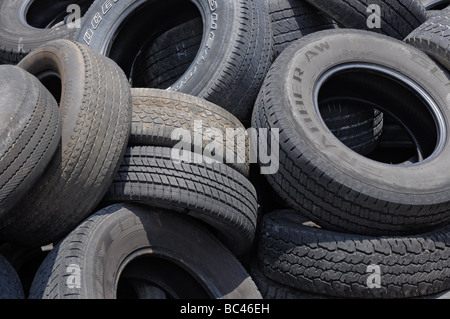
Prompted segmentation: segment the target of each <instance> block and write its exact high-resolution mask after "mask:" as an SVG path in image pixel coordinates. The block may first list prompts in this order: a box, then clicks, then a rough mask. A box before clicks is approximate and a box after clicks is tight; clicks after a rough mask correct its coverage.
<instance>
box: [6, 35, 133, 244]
mask: <svg viewBox="0 0 450 319" xmlns="http://www.w3.org/2000/svg"><path fill="white" fill-rule="evenodd" d="M19 67H21V68H23V69H24V70H26V71H28V72H30V73H31V74H34V75H36V76H38V78H39V77H40V78H41V82H45V83H52V85H50V87H51V92H52V93H53V94H54V95H56V96H61V100H60V101H59V104H60V113H61V118H62V141H61V144H60V146H59V148H58V149H57V151H56V154H55V156H54V157H53V158H52V160H51V162H50V164H49V166H48V167H47V169H46V170H45V172H44V174H43V175H42V178H41V179H40V180H39V182H38V183H37V184H36V185H34V187H33V189H31V191H30V192H29V193H28V194H27V200H26V201H22V202H21V203H20V204H19V205H17V206H16V207H15V209H14V212H13V214H11V215H12V216H11V218H9V219H8V220H7V221H5V222H4V223H3V225H2V227H1V229H0V232H1V234H2V236H4V237H5V238H8V240H9V241H11V242H14V243H17V244H23V245H36V246H43V245H46V244H49V243H52V242H54V241H57V240H58V239H61V238H62V237H63V236H64V235H65V234H67V233H68V232H70V230H71V229H73V227H75V226H76V225H77V224H78V223H79V222H80V221H82V220H83V219H84V218H85V217H86V216H88V215H89V214H91V213H92V211H91V210H92V209H94V208H95V207H96V205H97V204H98V203H99V202H100V200H101V199H102V197H103V195H104V194H105V193H106V192H107V190H108V188H109V186H110V183H111V182H112V179H113V176H114V174H115V172H116V171H117V169H118V167H119V165H120V162H121V159H122V156H123V154H124V152H125V149H126V146H127V142H128V139H129V133H130V127H131V92H130V91H131V89H130V86H129V84H128V81H127V79H126V77H125V75H124V74H123V72H122V71H121V70H120V69H119V67H118V66H117V64H115V63H114V62H113V61H112V60H110V59H107V58H106V57H104V56H102V55H100V54H98V53H96V52H94V51H92V50H90V49H89V48H86V47H84V46H82V45H80V44H79V43H76V42H73V41H69V40H56V41H53V42H50V43H47V44H46V45H44V46H41V47H40V48H39V49H36V50H34V51H33V52H32V53H31V54H29V55H28V56H27V57H26V58H24V59H23V60H22V61H21V62H20V63H19ZM59 78H60V79H61V80H59ZM58 85H59V86H58ZM58 88H59V90H58ZM98 141H101V143H98ZM74 203H77V204H76V205H74Z"/></svg>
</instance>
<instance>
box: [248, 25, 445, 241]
mask: <svg viewBox="0 0 450 319" xmlns="http://www.w3.org/2000/svg"><path fill="white" fill-rule="evenodd" d="M386 46H389V48H390V50H389V51H386V50H385V48H386ZM410 79H414V81H411V80H410ZM449 85H450V75H449V73H448V72H447V71H446V70H445V69H443V68H442V67H441V66H440V65H438V64H437V63H436V62H435V61H433V60H432V59H431V58H429V57H428V56H427V55H426V54H425V53H423V52H421V51H420V50H418V49H416V48H414V47H412V46H410V45H408V44H405V43H404V42H402V41H399V40H396V39H393V38H390V37H387V36H385V35H379V34H376V33H374V32H368V31H363V30H329V31H321V32H317V33H315V34H312V35H308V36H305V37H303V38H302V39H300V40H298V41H297V42H296V44H295V45H293V46H290V47H289V48H288V49H286V50H285V51H284V52H283V53H282V54H281V55H280V57H279V58H278V59H277V61H275V63H274V64H273V66H272V69H271V71H270V72H269V74H268V76H267V80H266V82H265V84H264V85H263V87H262V90H261V93H260V97H259V98H258V103H257V104H256V106H255V110H254V116H253V123H254V125H253V126H254V127H256V128H268V129H279V130H280V138H279V141H280V145H279V147H280V158H279V159H280V168H279V171H278V172H277V173H276V174H273V175H267V176H266V178H267V180H268V181H269V183H270V184H271V186H272V187H273V188H274V190H275V191H276V192H277V193H278V194H279V195H280V197H281V198H282V199H283V200H285V201H286V204H287V205H288V206H289V207H291V208H293V209H294V210H297V211H300V212H302V213H303V214H304V215H305V216H307V217H308V218H310V219H311V220H312V221H313V222H316V223H318V224H320V225H321V226H323V227H324V228H327V229H331V230H335V231H341V232H351V233H356V234H361V235H370V236H374V235H375V236H379V235H393V234H396V235H400V234H403V235H404V234H414V233H420V232H426V231H430V230H432V229H435V228H437V227H442V226H444V225H446V224H447V223H448V222H449V221H450V214H449V209H450V192H449V191H450V178H448V176H445V174H442V172H446V171H448V170H450V162H449V161H447V157H448V156H450V154H449V153H450V145H449V144H448V132H449V130H450V127H449V125H448V123H449V119H450V112H449V108H448V106H449V105H450V100H449V99H450V95H449V94H448V86H449ZM340 96H344V97H351V98H353V99H359V100H365V101H369V102H371V103H373V104H374V105H376V106H377V107H379V108H380V109H381V111H383V112H385V113H388V114H389V115H390V116H393V117H394V118H396V119H399V120H400V121H401V122H402V123H403V124H404V127H407V128H408V129H409V131H410V132H412V134H411V136H414V138H415V140H416V143H415V144H416V145H417V146H418V147H417V158H416V160H413V161H412V162H408V163H405V164H402V163H399V164H398V165H397V164H393V163H391V162H389V161H387V162H383V161H381V160H375V159H373V158H371V157H369V156H362V155H360V154H357V153H356V152H354V151H352V150H351V149H349V148H348V147H347V146H345V145H344V144H343V143H342V142H341V141H339V139H338V138H336V137H335V136H334V135H333V134H332V133H331V132H330V130H329V129H328V127H327V126H326V125H325V123H324V121H323V119H322V117H321V115H320V112H319V111H318V105H320V103H321V102H322V101H324V100H327V99H330V98H339V97H340ZM268 147H271V146H270V145H269V146H268ZM405 162H407V161H406V160H405Z"/></svg>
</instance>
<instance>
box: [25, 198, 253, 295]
mask: <svg viewBox="0 0 450 319" xmlns="http://www.w3.org/2000/svg"><path fill="white" fill-rule="evenodd" d="M199 247H201V248H200V249H199ZM138 257H140V258H141V260H145V258H146V257H150V258H153V260H152V259H150V263H149V264H147V265H149V267H147V268H146V271H145V278H144V277H141V278H138V279H140V281H141V282H142V280H151V278H148V277H152V275H153V278H152V279H153V280H156V281H154V282H156V283H158V284H159V286H160V287H163V288H171V289H167V290H166V291H168V292H169V293H170V292H171V291H172V292H174V294H175V296H172V297H175V298H182V299H186V298H192V296H193V292H192V291H193V290H192V291H191V289H193V288H194V286H195V287H196V288H197V289H198V287H199V286H202V289H200V290H203V295H201V296H200V297H201V298H203V299H206V298H213V299H214V298H220V299H222V298H223V299H228V298H231V299H261V294H260V293H259V291H258V289H257V288H256V286H255V284H254V282H253V281H252V279H251V278H250V276H249V275H248V273H247V272H246V270H245V269H244V268H243V267H242V265H241V264H240V262H239V261H238V260H237V259H236V258H235V257H234V256H233V254H232V253H231V252H230V251H229V250H228V249H226V248H225V247H224V246H223V244H222V243H221V242H220V241H218V240H217V238H216V237H215V236H214V235H213V234H212V233H211V232H210V231H209V230H208V229H207V228H206V227H204V225H202V224H201V223H199V222H198V221H196V220H195V219H193V218H191V217H189V216H184V215H180V214H178V213H176V212H171V211H165V210H161V209H153V208H148V207H145V206H141V205H133V204H118V205H113V206H110V207H106V208H104V209H103V210H101V211H99V212H97V213H96V214H94V215H92V216H90V217H89V218H88V219H86V220H85V221H84V222H83V223H81V224H80V225H79V226H78V227H77V228H75V229H74V230H73V231H72V232H71V233H70V234H69V235H68V236H67V237H66V238H65V239H64V240H62V241H61V242H60V243H59V244H58V245H57V246H56V247H55V249H53V250H52V251H51V252H50V253H49V255H48V256H47V257H46V259H45V260H44V262H43V263H42V264H41V266H40V268H39V270H38V271H37V273H36V276H35V278H34V281H33V284H32V287H31V291H30V296H29V298H30V299H112V298H116V297H117V289H116V288H117V284H118V282H119V280H120V279H121V278H120V277H119V275H120V274H123V275H124V276H125V274H126V273H127V268H126V266H128V265H129V266H130V267H133V265H132V263H133V261H135V260H137V259H139V258H138ZM158 260H163V261H164V260H165V261H166V262H165V265H166V266H165V267H164V266H162V267H160V268H159V269H156V271H155V269H154V268H152V266H151V265H152V262H153V264H154V263H155V262H156V261H158ZM144 265H145V264H144ZM171 265H176V266H178V267H179V268H182V269H183V270H184V271H185V272H186V273H189V274H190V275H191V277H192V278H191V283H192V284H190V283H189V282H188V283H187V284H186V282H185V281H184V280H180V279H178V278H177V277H174V275H173V274H172V273H171V270H170V269H173V268H172V267H169V266H171ZM134 266H136V264H134ZM77 267H78V268H77ZM124 268H125V269H124ZM68 269H69V270H68ZM133 270H135V269H133ZM68 271H69V272H72V271H75V275H76V276H78V277H77V281H75V282H74V285H73V286H72V287H71V286H70V285H68V284H67V283H68V282H69V283H72V282H71V281H70V278H68V277H67V276H68ZM122 271H123V273H122ZM134 274H135V275H136V274H138V272H134ZM130 276H132V277H133V274H130ZM183 278H185V277H182V278H181V279H183ZM192 279H194V281H195V282H193V281H192ZM77 283H78V285H75V284H77ZM119 283H120V282H119ZM166 285H167V286H168V287H166ZM183 289H184V290H185V291H184V292H183ZM186 290H188V292H187V293H186Z"/></svg>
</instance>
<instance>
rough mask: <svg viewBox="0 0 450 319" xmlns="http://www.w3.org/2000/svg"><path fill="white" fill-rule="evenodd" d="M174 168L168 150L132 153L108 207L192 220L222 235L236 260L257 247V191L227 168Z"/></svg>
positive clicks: (145, 149) (189, 165)
mask: <svg viewBox="0 0 450 319" xmlns="http://www.w3.org/2000/svg"><path fill="white" fill-rule="evenodd" d="M186 153H187V154H189V156H188V157H189V159H190V160H192V162H188V163H183V162H182V163H176V161H174V158H173V157H172V152H171V149H170V148H161V147H131V148H129V149H128V150H127V152H126V154H125V158H124V160H123V163H122V165H121V167H120V169H119V172H118V173H117V174H116V176H115V178H114V181H113V183H112V185H111V188H110V190H109V192H108V193H107V194H106V196H105V198H104V202H105V203H120V202H137V203H141V204H145V205H149V206H154V207H160V208H164V209H170V210H176V211H179V212H180V213H186V214H189V215H191V216H194V217H196V218H198V219H200V220H202V221H204V222H206V223H207V224H209V225H210V226H212V227H213V228H214V229H216V231H217V232H218V233H219V235H220V236H221V238H223V240H224V242H226V244H227V246H228V247H229V248H230V249H231V250H232V251H233V252H234V253H236V254H243V253H244V252H246V251H247V250H248V249H249V248H250V246H251V245H252V243H253V239H254V236H255V231H256V219H257V198H256V191H255V189H254V187H253V185H252V184H251V183H250V181H248V180H247V179H246V178H245V177H244V176H243V175H241V174H239V173H238V172H236V171H235V170H233V169H231V168H230V167H228V166H227V165H224V164H206V163H201V164H196V163H194V161H195V156H194V155H193V153H190V152H186Z"/></svg>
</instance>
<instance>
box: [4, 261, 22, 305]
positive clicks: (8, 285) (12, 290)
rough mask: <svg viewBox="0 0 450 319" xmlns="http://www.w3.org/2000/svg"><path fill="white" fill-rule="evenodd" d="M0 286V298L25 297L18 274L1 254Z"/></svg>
mask: <svg viewBox="0 0 450 319" xmlns="http://www.w3.org/2000/svg"><path fill="white" fill-rule="evenodd" d="M0 287H1V289H0V299H25V293H24V292H23V287H22V283H21V281H20V278H19V275H18V274H17V272H16V270H15V269H14V268H13V267H12V266H11V264H10V263H9V261H8V260H7V259H6V258H5V257H3V256H0Z"/></svg>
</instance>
